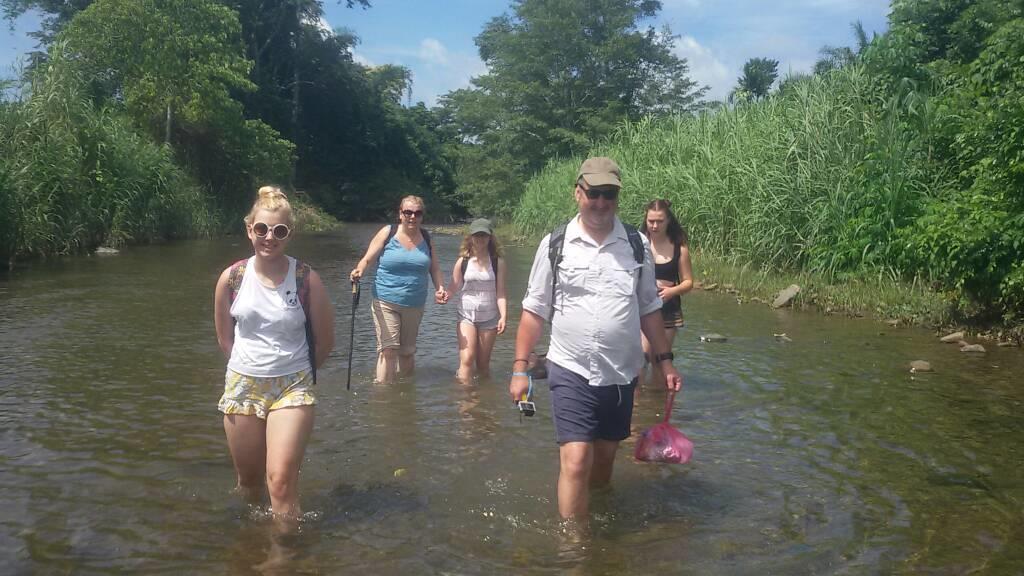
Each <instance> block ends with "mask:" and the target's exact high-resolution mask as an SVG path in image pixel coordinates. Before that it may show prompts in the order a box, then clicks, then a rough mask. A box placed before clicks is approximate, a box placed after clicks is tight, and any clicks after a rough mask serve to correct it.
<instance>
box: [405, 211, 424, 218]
mask: <svg viewBox="0 0 1024 576" xmlns="http://www.w3.org/2000/svg"><path fill="white" fill-rule="evenodd" d="M402 214H405V217H406V218H412V217H413V216H415V217H417V218H419V217H421V216H423V210H402Z"/></svg>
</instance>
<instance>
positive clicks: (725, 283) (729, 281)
mask: <svg viewBox="0 0 1024 576" xmlns="http://www.w3.org/2000/svg"><path fill="white" fill-rule="evenodd" d="M692 257H693V273H694V276H695V277H696V278H697V280H699V281H700V282H701V283H702V284H703V286H705V287H708V286H711V285H713V284H717V288H716V289H717V290H718V291H728V289H729V288H732V289H733V290H732V291H731V292H734V293H735V295H736V297H737V298H738V299H740V301H742V302H751V301H753V302H762V303H765V304H769V303H771V302H772V300H773V299H774V298H775V296H776V295H777V294H778V293H779V292H780V291H782V290H783V289H784V288H786V287H787V286H789V285H790V284H796V285H797V286H800V293H799V294H797V296H796V298H794V300H793V306H794V307H798V308H801V307H813V308H816V309H818V310H820V311H821V312H824V313H826V314H842V315H847V316H866V317H870V318H874V319H876V320H881V321H886V322H890V323H895V324H902V325H922V326H929V327H939V326H945V325H948V324H950V323H951V322H952V321H953V318H952V317H951V315H950V311H951V306H950V301H949V298H948V297H946V296H943V295H942V294H939V293H937V292H934V291H932V290H929V289H928V288H927V287H925V286H922V285H921V284H920V283H907V282H904V281H901V280H899V279H894V278H892V277H890V276H888V275H885V274H879V275H876V276H871V277H868V276H864V277H851V278H847V279H846V280H844V281H843V282H841V283H837V282H834V281H829V280H827V279H825V278H823V277H822V276H820V275H818V274H813V273H810V272H768V271H766V270H764V269H758V268H753V267H751V266H749V265H742V264H737V263H735V262H732V261H730V260H728V259H726V258H722V257H719V256H714V255H711V254H708V253H705V252H702V251H699V250H697V251H694V252H693V253H692Z"/></svg>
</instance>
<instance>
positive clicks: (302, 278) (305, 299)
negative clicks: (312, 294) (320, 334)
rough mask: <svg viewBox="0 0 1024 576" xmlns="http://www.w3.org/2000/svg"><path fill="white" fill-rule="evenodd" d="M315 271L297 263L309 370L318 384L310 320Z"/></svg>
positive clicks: (297, 279) (296, 273)
mask: <svg viewBox="0 0 1024 576" xmlns="http://www.w3.org/2000/svg"><path fill="white" fill-rule="evenodd" d="M312 271H313V269H312V268H310V266H309V264H306V263H305V262H303V261H302V260H296V261H295V291H296V292H298V294H299V304H301V305H302V312H303V314H304V315H305V316H306V346H307V347H308V348H309V369H310V372H311V373H312V376H313V384H316V339H315V338H314V337H313V323H312V322H310V320H309V306H310V302H309V282H308V281H307V279H308V278H309V274H310V272H312Z"/></svg>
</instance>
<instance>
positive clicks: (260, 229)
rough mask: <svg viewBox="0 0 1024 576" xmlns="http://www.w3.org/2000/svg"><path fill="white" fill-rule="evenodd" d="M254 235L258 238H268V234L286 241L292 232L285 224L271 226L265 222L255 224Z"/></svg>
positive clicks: (253, 226)
mask: <svg viewBox="0 0 1024 576" xmlns="http://www.w3.org/2000/svg"><path fill="white" fill-rule="evenodd" d="M252 233H253V234H255V235H256V236H257V237H258V238H266V237H267V234H273V235H274V238H277V239H278V240H284V239H285V238H287V237H288V235H289V234H291V233H292V230H291V228H289V227H288V226H285V225H284V224H274V225H273V226H270V225H268V224H265V223H263V222H254V223H253V225H252Z"/></svg>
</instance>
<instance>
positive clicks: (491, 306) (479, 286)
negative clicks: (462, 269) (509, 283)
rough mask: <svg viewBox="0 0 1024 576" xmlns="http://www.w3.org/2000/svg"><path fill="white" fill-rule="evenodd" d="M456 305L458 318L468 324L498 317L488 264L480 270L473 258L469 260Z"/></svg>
mask: <svg viewBox="0 0 1024 576" xmlns="http://www.w3.org/2000/svg"><path fill="white" fill-rule="evenodd" d="M458 303H459V306H458V308H459V316H460V317H462V318H465V319H466V320H469V321H470V322H487V321H488V320H493V319H495V318H497V317H498V293H497V283H496V282H495V278H494V270H493V269H492V268H491V263H490V262H488V263H487V265H486V266H485V267H484V268H483V269H481V268H480V263H479V261H477V259H476V257H475V256H474V257H472V258H471V259H470V261H469V265H468V266H466V273H465V274H464V275H463V276H462V292H460V293H459V300H458Z"/></svg>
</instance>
